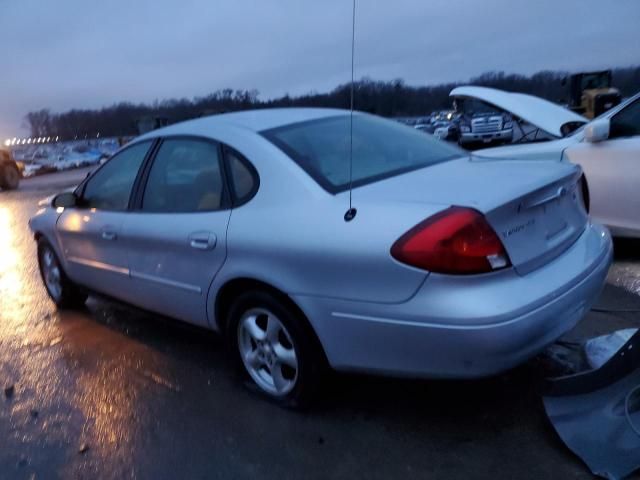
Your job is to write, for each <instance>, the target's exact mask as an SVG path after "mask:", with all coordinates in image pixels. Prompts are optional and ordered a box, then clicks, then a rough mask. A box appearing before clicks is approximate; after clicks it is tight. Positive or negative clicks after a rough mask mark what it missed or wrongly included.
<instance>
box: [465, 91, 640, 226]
mask: <svg viewBox="0 0 640 480" xmlns="http://www.w3.org/2000/svg"><path fill="white" fill-rule="evenodd" d="M482 90H492V89H480V91H479V92H476V93H477V94H480V95H482V96H483V97H484V96H485V95H483V92H482ZM496 92H499V94H496ZM517 97H522V95H520V94H512V93H508V92H501V91H499V90H493V92H492V98H491V100H492V103H494V104H497V106H498V107H500V108H502V109H504V110H507V111H510V112H511V113H512V114H514V115H516V116H518V117H519V118H521V119H522V118H524V119H525V120H526V121H527V122H528V123H529V124H531V125H534V127H536V128H538V129H540V130H542V131H543V132H545V133H546V134H547V135H551V137H552V138H553V137H556V138H557V139H555V140H553V139H552V140H549V141H543V142H538V143H528V144H520V145H518V144H513V145H508V146H503V147H498V148H490V149H485V150H478V151H477V152H476V154H478V155H481V156H488V157H493V158H495V157H503V158H510V159H541V160H549V159H553V160H558V161H570V162H573V163H576V164H578V165H580V166H581V167H582V169H583V171H584V174H585V177H586V180H587V186H588V192H589V201H590V207H591V215H592V217H593V218H594V219H595V220H596V221H597V222H599V223H603V224H605V225H607V226H608V227H609V229H610V230H611V233H612V234H613V235H614V236H617V237H635V238H640V93H638V94H636V95H634V96H633V97H631V98H629V99H628V100H627V101H626V102H623V103H622V104H620V105H618V106H617V107H615V108H613V109H611V110H609V111H608V112H605V113H604V114H603V115H601V116H600V117H598V118H596V119H594V120H592V121H590V122H588V121H587V120H586V119H584V125H583V126H581V127H580V128H578V129H577V130H574V131H573V132H571V133H568V134H566V136H564V137H563V136H562V135H563V133H566V131H567V130H568V129H567V126H569V127H571V126H574V127H575V126H576V125H577V124H579V118H582V117H579V116H578V117H579V118H578V119H576V118H575V117H576V115H575V114H574V113H573V112H570V111H568V110H566V109H564V108H562V107H559V106H557V105H554V107H555V109H548V106H549V105H551V104H550V102H547V101H546V100H542V99H537V98H536V97H531V96H529V95H527V96H526V97H528V103H527V105H526V107H524V108H523V106H522V105H519V104H518V102H517ZM532 99H535V100H538V102H535V101H533V100H532ZM485 101H487V100H486V99H485ZM538 104H539V105H540V106H544V107H545V108H541V109H538V108H537V106H538ZM548 104H549V105H548ZM569 122H575V123H569ZM569 129H570V128H569Z"/></svg>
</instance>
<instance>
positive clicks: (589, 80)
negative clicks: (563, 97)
mask: <svg viewBox="0 0 640 480" xmlns="http://www.w3.org/2000/svg"><path fill="white" fill-rule="evenodd" d="M621 100H622V97H621V95H620V91H619V90H618V89H617V88H614V87H612V86H611V70H602V71H599V72H582V73H574V74H573V75H571V76H570V77H569V108H571V110H573V111H575V112H577V113H580V114H582V115H584V116H585V117H587V118H595V117H597V116H598V115H600V114H602V113H604V112H606V111H607V110H609V109H610V108H613V107H615V106H616V105H618V104H619V103H620V101H621Z"/></svg>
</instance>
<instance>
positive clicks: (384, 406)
mask: <svg viewBox="0 0 640 480" xmlns="http://www.w3.org/2000/svg"><path fill="white" fill-rule="evenodd" d="M47 193H48V192H46V191H30V190H22V191H18V192H11V193H9V194H6V193H5V192H0V387H2V388H3V389H4V388H6V387H10V386H13V391H11V390H10V389H7V393H5V392H3V391H2V390H0V478H25V479H27V478H33V477H32V475H35V478H137V477H139V478H154V479H159V478H170V479H174V478H279V479H280V478H319V479H320V478H323V479H324V478H363V477H364V478H374V479H375V478H380V479H385V478H424V477H425V476H434V477H436V478H465V479H468V478H496V477H499V478H531V479H534V478H535V479H540V478H585V477H588V475H587V473H586V469H585V467H584V466H583V465H582V464H581V463H580V462H579V461H578V460H576V459H575V458H574V457H573V456H572V455H571V454H570V453H569V452H568V451H567V450H566V449H565V447H564V446H563V444H562V443H561V442H560V441H559V440H558V439H557V438H556V436H555V434H554V433H553V430H552V429H551V427H550V426H549V425H548V423H547V422H546V418H545V416H544V413H543V410H542V406H541V403H540V400H539V396H538V394H537V392H536V388H535V386H534V382H533V379H534V373H535V367H534V366H533V365H526V366H524V367H522V368H520V369H518V370H515V371H513V372H509V373H508V374H506V375H502V376H500V377H497V378H492V379H488V380H483V381H477V382H426V381H405V380H393V379H381V378H369V377H362V376H342V375H341V376H336V377H335V378H333V379H332V380H331V381H330V382H329V384H328V387H327V388H328V389H327V390H326V392H325V394H324V400H323V401H322V402H321V404H320V406H319V407H318V408H317V409H315V410H313V411H311V412H307V413H296V412H290V411H285V410H282V409H280V408H278V407H276V406H274V405H271V404H270V403H268V402H265V401H263V400H261V399H260V398H258V397H257V396H256V395H255V394H254V393H252V392H250V391H249V390H247V389H245V388H243V386H242V384H241V382H239V381H238V378H237V376H236V374H235V372H234V371H233V370H232V368H231V367H230V365H229V362H228V361H227V360H226V356H225V354H224V348H223V345H222V343H221V341H220V339H219V338H218V337H217V336H216V335H214V334H212V333H209V332H206V331H203V330H200V329H195V328H191V327H188V326H185V325H182V324H178V323H176V322H173V321H170V320H167V319H163V318H158V317H157V316H153V315H149V314H146V313H143V312H139V311H137V310H134V309H130V308H128V307H125V306H122V305H118V304H114V303H112V302H107V301H104V300H101V299H97V298H91V299H90V301H89V302H88V304H87V308H86V309H85V310H84V311H76V312H73V311H60V312H59V311H56V310H55V309H54V308H53V306H52V304H51V303H50V302H49V300H48V299H47V297H46V294H45V291H44V288H43V287H42V286H41V282H40V278H39V274H38V270H37V265H36V261H35V258H36V257H35V253H36V252H35V243H34V242H33V241H32V239H31V237H30V234H29V231H28V229H27V223H26V222H27V220H28V218H29V216H30V215H31V214H32V213H33V212H35V210H36V209H37V201H38V200H39V199H40V198H42V197H43V196H45V195H46V194H47ZM638 278H640V260H636V259H634V258H633V257H632V256H629V255H624V254H622V256H621V259H620V261H619V262H617V264H616V265H615V267H614V268H613V270H612V273H611V276H610V281H611V283H612V284H613V285H612V286H609V287H607V289H606V290H605V292H604V295H603V297H602V298H601V300H600V301H599V303H601V304H607V305H614V306H615V305H624V306H627V307H639V306H640V299H639V297H637V296H635V295H632V294H631V292H637V291H638ZM616 285H619V286H620V287H622V288H620V287H617V286H616ZM634 322H635V315H634V314H632V313H625V314H621V315H611V314H607V313H606V312H599V313H592V314H590V315H589V316H588V317H587V319H586V320H585V321H584V322H583V324H581V326H580V329H578V331H577V333H576V334H577V335H589V334H593V333H594V332H598V333H599V332H602V331H607V330H612V329H614V328H619V327H621V326H628V325H630V324H634Z"/></svg>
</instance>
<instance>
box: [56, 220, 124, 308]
mask: <svg viewBox="0 0 640 480" xmlns="http://www.w3.org/2000/svg"><path fill="white" fill-rule="evenodd" d="M124 215H126V214H125V213H123V212H102V211H98V210H94V209H92V210H83V209H66V210H65V211H64V212H63V213H62V215H61V216H60V218H59V219H58V224H57V229H58V236H59V240H60V245H62V247H63V255H64V257H65V260H66V263H67V267H66V270H67V274H68V275H69V277H70V278H71V279H72V280H74V281H75V282H77V283H79V284H81V285H86V286H88V287H90V288H92V289H95V290H97V291H100V292H103V293H106V294H108V295H113V296H115V297H118V296H119V294H120V293H121V291H122V287H123V286H125V285H126V283H127V282H128V281H129V268H128V265H127V255H126V252H125V251H124V250H123V249H122V248H121V247H122V245H121V242H120V239H119V235H120V233H121V229H122V221H123V217H124Z"/></svg>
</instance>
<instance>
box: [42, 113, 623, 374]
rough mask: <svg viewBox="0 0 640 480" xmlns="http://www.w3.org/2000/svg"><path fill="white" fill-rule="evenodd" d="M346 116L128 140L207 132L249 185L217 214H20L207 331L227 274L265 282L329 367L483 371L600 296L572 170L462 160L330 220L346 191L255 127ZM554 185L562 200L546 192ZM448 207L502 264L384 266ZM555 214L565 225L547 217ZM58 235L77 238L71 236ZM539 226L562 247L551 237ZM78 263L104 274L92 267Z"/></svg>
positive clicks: (599, 260) (134, 297) (597, 263)
mask: <svg viewBox="0 0 640 480" xmlns="http://www.w3.org/2000/svg"><path fill="white" fill-rule="evenodd" d="M346 114H347V113H346V112H344V111H341V110H328V109H327V110H323V109H291V110H290V109H283V110H272V111H266V110H265V111H258V112H247V113H234V114H226V115H220V116H216V117H210V118H206V119H200V120H195V121H190V122H184V123H182V124H178V125H174V126H171V127H168V128H165V129H161V130H157V131H154V132H152V133H150V134H147V135H146V136H144V137H142V138H141V139H145V138H156V137H167V136H174V135H189V136H198V137H204V138H211V139H214V140H216V141H219V142H222V143H225V144H228V145H230V146H232V147H233V148H234V149H236V150H238V151H239V152H240V153H241V154H243V155H244V156H245V157H247V158H248V159H249V160H250V161H251V162H252V164H253V165H254V166H255V168H256V170H257V172H258V174H259V177H260V188H259V189H258V191H257V193H256V195H255V197H254V198H253V199H252V200H250V201H249V202H248V203H246V204H244V205H241V206H239V207H237V208H234V209H232V210H228V211H223V212H215V214H172V215H164V214H160V215H159V214H154V215H151V214H148V215H147V214H141V213H135V212H130V213H120V214H117V215H118V218H117V219H114V218H112V217H110V216H100V217H99V216H98V214H100V213H104V212H87V211H86V210H84V209H67V211H65V212H63V213H62V214H59V213H57V212H55V211H54V210H53V209H51V208H47V209H43V210H42V211H40V212H39V213H38V214H37V215H36V216H35V217H33V218H32V220H31V221H30V225H31V228H32V230H33V231H34V232H36V233H37V234H39V235H44V236H45V237H46V238H47V239H49V240H50V241H51V242H52V243H53V244H54V248H55V249H56V251H57V252H58V253H59V256H60V258H61V259H62V262H63V265H64V268H65V270H67V271H68V273H69V276H70V277H71V278H72V279H73V280H75V281H78V282H79V283H82V284H84V285H87V286H89V287H92V288H95V289H96V290H98V291H101V292H105V293H108V294H110V295H112V296H114V297H116V298H121V299H123V300H125V301H128V302H130V303H133V304H135V305H138V306H141V307H143V308H146V309H149V310H151V311H156V312H158V313H162V314H168V315H171V316H174V317H176V318H179V319H181V320H185V321H189V322H192V323H195V324H200V325H208V326H209V327H211V328H212V329H219V328H220V322H222V321H223V319H217V318H215V309H214V308H213V307H214V305H215V303H216V300H217V299H218V293H219V292H220V289H221V288H222V287H223V286H224V285H226V284H227V283H228V282H230V281H233V280H237V279H253V280H258V281H262V282H264V283H267V284H268V285H271V286H272V287H274V288H277V289H279V290H280V291H282V292H284V293H285V294H287V295H288V296H289V297H290V298H291V299H292V300H293V301H294V302H295V303H296V304H297V305H298V306H299V307H300V308H301V309H302V311H303V312H304V314H305V315H306V317H307V318H308V319H309V322H310V323H311V325H312V327H313V329H314V330H315V332H316V334H317V335H318V337H319V339H320V341H321V343H322V346H323V347H324V350H325V352H326V354H327V357H328V360H329V362H330V364H331V365H332V366H334V367H335V368H338V369H358V370H371V371H386V372H390V373H396V374H403V373H404V374H410V375H429V376H431V375H435V376H477V375H485V374H490V373H495V372H497V371H499V370H501V369H505V368H509V367H510V366H513V365H514V364H516V363H517V362H520V361H523V360H524V359H526V358H528V357H529V356H531V355H533V354H535V353H536V352H537V351H539V350H540V349H541V348H543V347H544V346H545V345H546V344H548V343H550V342H551V341H553V340H554V339H555V338H557V337H558V336H559V335H560V334H561V333H562V332H564V331H565V330H566V329H567V328H569V327H570V326H571V325H573V324H574V323H575V322H577V321H578V320H579V318H581V316H582V314H583V313H584V312H585V309H586V308H587V306H588V304H589V302H590V301H592V299H593V297H594V292H597V291H598V290H599V289H600V288H601V287H602V284H603V281H604V273H603V272H606V270H607V268H608V265H609V263H610V260H611V259H610V257H611V244H610V239H609V237H608V234H607V232H606V231H604V230H602V229H600V228H599V227H597V226H592V225H590V224H589V223H588V221H587V219H586V216H585V215H584V213H583V210H581V209H582V207H581V205H580V203H579V200H580V199H579V198H576V197H574V196H573V193H574V192H575V188H574V187H575V182H576V181H577V177H578V176H579V175H580V170H579V168H578V167H575V166H573V165H570V164H568V163H557V164H554V167H553V168H550V167H549V166H548V165H545V164H543V163H541V162H525V161H520V162H518V161H515V162H506V161H503V160H478V159H472V158H471V157H461V158H459V159H457V160H452V161H447V162H443V163H440V164H436V165H433V166H430V167H427V168H423V169H419V170H415V171H413V172H410V173H405V174H402V175H397V176H394V177H391V178H387V179H385V180H381V181H377V182H374V183H371V184H368V185H365V186H361V187H359V188H356V189H354V191H353V201H354V206H355V207H356V208H357V209H358V213H357V217H356V219H354V220H353V221H351V222H345V221H344V219H343V216H344V213H345V211H346V210H347V208H348V192H342V193H338V194H335V195H332V194H330V193H328V192H327V191H325V190H324V189H323V188H321V187H320V185H319V184H318V183H316V182H315V181H314V180H313V179H312V178H311V177H310V176H309V175H308V174H307V173H306V172H304V171H303V170H302V168H301V167H299V166H298V165H297V164H296V163H295V162H294V161H292V160H291V159H290V158H289V157H288V156H287V155H285V154H284V153H283V152H282V151H281V150H280V149H278V148H277V147H275V146H274V145H273V144H271V143H270V142H269V141H268V140H266V139H265V138H264V137H263V136H262V135H260V134H259V132H260V131H262V130H264V129H266V128H273V127H276V126H279V125H286V124H289V123H293V122H297V121H304V120H309V119H318V118H323V117H330V116H335V115H346ZM559 191H562V192H564V193H563V194H562V195H561V196H556V194H557V193H558V192H559ZM548 202H550V203H548ZM452 205H459V206H467V207H471V208H474V209H476V210H478V211H480V212H482V213H483V214H485V215H486V217H487V219H488V221H489V222H490V223H491V224H492V225H493V227H494V228H495V229H496V231H497V232H498V233H499V235H501V236H502V239H503V243H504V244H505V248H506V249H507V252H508V254H509V256H510V257H511V260H512V262H513V264H514V267H513V268H507V269H505V270H502V271H497V272H494V273H490V274H484V275H472V276H451V275H437V274H430V273H429V272H426V271H423V270H420V269H417V268H413V267H409V266H407V265H404V264H401V263H399V262H397V261H396V260H395V259H393V258H392V257H391V255H390V248H391V245H392V244H393V243H394V242H395V241H396V240H397V239H398V238H399V237H400V236H401V235H402V234H403V233H405V232H406V231H407V230H409V229H410V228H412V227H413V226H415V225H416V224H418V223H420V222H421V221H423V220H425V219H426V218H428V217H430V216H431V215H433V214H435V213H438V212H440V211H442V210H444V209H446V208H449V207H450V206H452ZM549 206H553V208H551V209H549V208H547V207H549ZM581 212H582V213H581ZM89 214H94V215H93V216H92V215H89ZM84 215H88V216H89V221H84V219H83V216H84ZM208 215H211V216H208ZM143 217H144V218H143ZM178 217H180V218H178ZM563 218H566V219H567V220H566V222H564V223H562V222H559V219H563ZM532 219H533V221H532ZM56 223H57V226H56ZM522 225H525V226H524V227H522ZM105 226H109V227H115V228H117V239H116V240H115V241H113V240H112V241H110V242H111V243H118V244H119V245H121V249H117V251H114V250H112V248H113V247H105V246H100V248H98V250H95V252H97V253H96V254H95V255H93V254H92V253H93V252H94V251H92V250H91V248H92V247H90V246H89V244H88V243H87V241H86V239H84V237H83V235H85V232H86V235H88V234H89V233H92V232H93V233H99V234H101V232H102V231H103V229H104V228H105ZM73 228H76V229H80V230H83V231H82V232H81V233H78V232H75V231H74V232H73V233H71V232H70V230H72V229H73ZM556 230H558V231H556ZM61 232H62V233H61ZM194 232H199V233H202V232H207V233H210V234H213V235H214V236H215V245H214V246H213V247H212V248H211V249H210V250H200V249H195V248H191V247H190V243H189V235H190V234H192V233H194ZM505 232H506V233H505ZM550 233H551V234H554V235H555V234H558V235H559V237H562V238H560V239H559V237H557V238H556V237H555V236H554V235H551V236H552V237H554V238H551V239H550V238H549V234H550ZM70 238H71V240H69V239H70ZM78 239H79V240H78ZM553 241H556V242H557V243H556V245H555V247H554V245H551V243H550V242H553ZM68 242H71V244H70V245H67V243H68ZM74 242H75V243H74ZM83 242H84V243H83ZM525 247H526V248H525ZM101 249H102V250H101ZM78 258H80V259H81V260H82V261H83V262H84V264H83V263H82V262H78V261H77V259H78ZM123 258H124V264H123V263H122V262H123ZM90 261H95V262H99V263H100V264H101V265H98V267H100V266H102V264H104V265H109V266H111V267H113V268H116V269H118V270H117V271H112V270H113V269H109V268H106V269H101V268H96V265H90V264H87V262H90ZM103 270H104V271H103ZM560 298H562V299H564V300H562V301H561V300H559V299H560ZM387 320H390V321H387ZM487 325H490V327H487ZM485 327H486V328H485ZM463 332H464V333H463ZM385 343H386V345H385ZM461 347H465V348H466V349H467V350H468V355H467V354H465V355H462V353H461V351H459V349H460V348H461ZM461 356H465V358H464V359H463V360H461ZM467 356H468V357H469V359H472V360H473V361H472V362H471V363H470V364H469V363H468V362H467V360H468V359H467V358H466V357H467ZM485 357H486V359H483V358H485ZM448 358H450V359H451V362H449V361H448V360H447V359H448ZM461 361H462V363H460V362H461ZM487 362H488V363H487ZM489 364H490V365H489Z"/></svg>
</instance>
